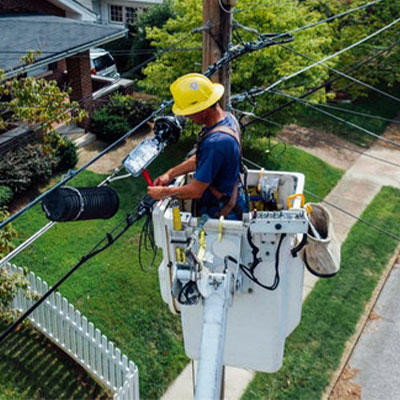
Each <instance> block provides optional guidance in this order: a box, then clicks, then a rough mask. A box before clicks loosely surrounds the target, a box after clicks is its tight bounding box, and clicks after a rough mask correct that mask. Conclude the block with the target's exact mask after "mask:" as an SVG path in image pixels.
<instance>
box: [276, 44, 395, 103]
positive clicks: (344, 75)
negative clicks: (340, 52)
mask: <svg viewBox="0 0 400 400" xmlns="http://www.w3.org/2000/svg"><path fill="white" fill-rule="evenodd" d="M279 46H280V47H282V48H284V49H286V50H288V51H290V52H292V53H294V54H296V55H298V56H300V57H303V58H305V59H307V60H309V61H313V62H317V61H316V60H315V59H314V58H312V57H310V56H307V55H306V54H303V53H301V52H299V51H297V50H294V49H292V48H290V47H288V46H285V45H283V44H279ZM319 65H322V66H323V67H325V68H327V69H328V70H329V71H332V72H335V73H336V74H339V75H341V76H343V77H344V78H346V79H349V80H351V81H353V82H354V83H358V84H359V85H361V86H364V87H366V88H368V89H370V90H372V91H374V92H376V93H379V94H381V95H382V96H385V97H388V98H389V99H392V100H395V101H397V102H400V99H399V98H398V97H396V96H393V95H391V94H389V93H387V92H384V91H383V90H381V89H378V88H376V87H374V86H372V85H370V84H369V83H366V82H363V81H361V80H360V79H357V78H354V77H352V76H351V75H348V74H346V73H345V72H342V71H339V70H338V69H336V68H332V67H330V66H329V65H326V64H324V63H320V64H319Z"/></svg>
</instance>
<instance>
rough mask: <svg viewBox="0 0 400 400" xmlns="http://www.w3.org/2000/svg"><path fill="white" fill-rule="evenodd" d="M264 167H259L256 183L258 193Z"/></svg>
mask: <svg viewBox="0 0 400 400" xmlns="http://www.w3.org/2000/svg"><path fill="white" fill-rule="evenodd" d="M264 172H265V171H264V168H261V169H260V173H259V174H258V184H257V191H258V193H260V192H261V179H262V177H263V176H264Z"/></svg>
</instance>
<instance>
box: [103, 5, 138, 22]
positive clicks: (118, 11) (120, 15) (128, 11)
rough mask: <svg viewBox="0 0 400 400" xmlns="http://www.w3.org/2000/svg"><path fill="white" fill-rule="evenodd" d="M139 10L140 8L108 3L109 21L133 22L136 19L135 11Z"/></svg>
mask: <svg viewBox="0 0 400 400" xmlns="http://www.w3.org/2000/svg"><path fill="white" fill-rule="evenodd" d="M141 11H142V9H141V8H136V7H126V6H122V5H115V4H110V5H109V12H110V22H112V23H115V24H133V23H134V22H135V21H136V16H137V13H138V12H141Z"/></svg>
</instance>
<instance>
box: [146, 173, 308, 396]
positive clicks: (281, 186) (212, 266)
mask: <svg viewBox="0 0 400 400" xmlns="http://www.w3.org/2000/svg"><path fill="white" fill-rule="evenodd" d="M261 177H262V178H261ZM188 179H190V177H183V176H182V177H180V178H178V179H177V180H176V181H175V183H174V185H177V186H179V185H183V184H185V183H186V182H187V180H188ZM248 187H249V188H251V187H252V188H253V189H256V188H257V187H258V191H263V190H264V191H268V190H270V189H271V188H274V190H272V191H271V193H267V194H268V195H270V197H271V201H272V202H273V203H274V207H273V210H268V204H267V205H266V204H265V201H264V207H265V206H267V209H260V207H259V206H258V205H257V202H254V203H253V209H251V210H250V212H249V213H245V214H244V215H243V219H242V220H241V221H228V220H224V219H223V218H220V219H208V218H207V217H206V218H205V217H204V216H203V217H201V218H196V217H195V216H193V215H192V213H191V211H190V210H191V200H185V201H181V202H180V204H178V201H177V200H176V199H165V200H162V201H160V202H159V203H158V204H157V206H156V207H155V208H154V211H153V224H154V235H155V242H156V245H157V246H158V247H160V248H161V249H162V250H163V259H162V262H161V264H160V267H159V281H160V288H161V294H162V298H163V300H164V301H165V302H166V303H167V304H168V306H169V308H170V310H171V311H172V312H173V313H180V315H181V321H182V328H183V336H184V346H185V351H186V354H187V356H188V357H189V358H191V359H195V360H199V365H198V373H197V377H198V378H197V383H196V390H195V398H196V399H216V398H219V395H220V388H221V379H222V366H223V365H228V366H235V367H242V368H248V369H252V370H256V371H263V372H276V371H277V370H279V369H280V367H281V365H282V359H283V351H284V345H285V340H286V337H287V336H288V335H289V334H290V333H291V332H292V331H293V330H294V329H295V328H296V326H297V325H298V324H299V322H300V319H301V307H302V292H303V278H304V275H303V273H304V268H303V260H302V258H301V257H297V256H296V254H294V252H293V249H294V248H296V246H298V245H299V243H300V239H301V238H302V237H303V234H305V233H306V232H307V230H308V219H307V214H306V211H305V209H304V207H303V206H304V196H303V194H302V193H303V188H304V175H303V174H300V173H290V172H275V171H270V172H268V171H263V170H262V171H259V170H249V172H248ZM263 197H264V199H265V198H266V196H265V194H264V196H263ZM253 199H255V200H257V198H256V197H253ZM256 208H258V210H257V209H256Z"/></svg>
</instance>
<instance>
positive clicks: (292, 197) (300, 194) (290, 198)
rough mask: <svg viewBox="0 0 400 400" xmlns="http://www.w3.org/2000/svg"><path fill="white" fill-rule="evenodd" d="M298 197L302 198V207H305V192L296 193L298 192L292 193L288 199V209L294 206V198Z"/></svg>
mask: <svg viewBox="0 0 400 400" xmlns="http://www.w3.org/2000/svg"><path fill="white" fill-rule="evenodd" d="M298 197H300V198H301V207H304V202H305V200H306V198H305V197H304V194H303V193H296V194H292V195H291V196H289V197H288V198H287V200H286V202H287V208H288V210H290V209H291V208H292V206H293V205H292V200H295V199H297V198H298Z"/></svg>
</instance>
